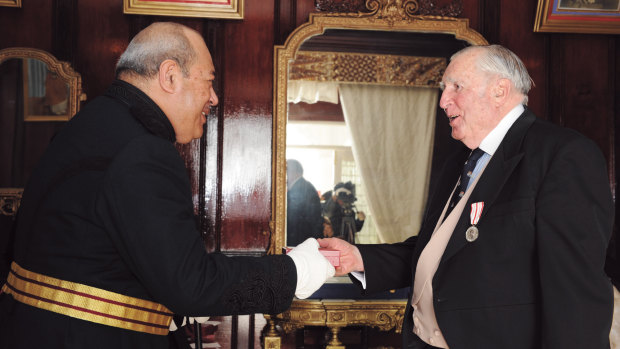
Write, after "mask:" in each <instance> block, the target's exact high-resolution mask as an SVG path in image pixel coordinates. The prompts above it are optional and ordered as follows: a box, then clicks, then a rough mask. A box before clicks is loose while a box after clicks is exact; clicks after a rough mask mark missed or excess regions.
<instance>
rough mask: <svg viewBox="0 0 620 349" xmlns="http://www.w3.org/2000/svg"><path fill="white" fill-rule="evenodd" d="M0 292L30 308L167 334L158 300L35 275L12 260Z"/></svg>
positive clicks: (167, 314)
mask: <svg viewBox="0 0 620 349" xmlns="http://www.w3.org/2000/svg"><path fill="white" fill-rule="evenodd" d="M2 291H3V292H5V293H7V294H10V295H11V296H13V298H15V300H17V301H19V302H21V303H24V304H28V305H31V306H33V307H37V308H40V309H45V310H49V311H53V312H55V313H59V314H63V315H67V316H71V317H74V318H78V319H82V320H86V321H91V322H95V323H98V324H102V325H108V326H113V327H119V328H124V329H127V330H132V331H138V332H145V333H150V334H155V335H167V334H168V329H169V326H170V322H171V321H172V315H173V314H172V312H170V310H168V309H167V308H166V307H165V306H163V305H161V304H159V303H155V302H151V301H146V300H143V299H139V298H134V297H129V296H125V295H122V294H119V293H114V292H110V291H106V290H102V289H100V288H96V287H91V286H87V285H82V284H78V283H75V282H70V281H64V280H60V279H56V278H53V277H49V276H45V275H41V274H37V273H34V272H31V271H28V270H26V269H23V268H22V267H20V266H19V265H18V264H17V263H15V262H13V263H12V264H11V272H10V273H9V277H8V278H7V281H6V284H4V286H3V287H2Z"/></svg>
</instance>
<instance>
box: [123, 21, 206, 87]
mask: <svg viewBox="0 0 620 349" xmlns="http://www.w3.org/2000/svg"><path fill="white" fill-rule="evenodd" d="M190 32H194V34H198V33H196V32H195V31H194V30H193V29H190V28H188V27H186V26H183V25H181V24H178V23H172V22H158V23H153V24H151V25H149V26H148V27H146V28H145V29H143V30H142V31H141V32H139V33H138V34H137V35H136V36H135V37H134V38H133V40H131V42H130V43H129V46H127V49H126V50H125V52H124V53H123V54H122V55H121V57H120V59H119V60H118V63H117V64H116V77H117V78H121V79H122V78H124V77H127V76H128V75H132V76H133V77H134V78H138V77H140V78H143V79H148V78H153V77H155V76H156V75H157V73H158V71H159V66H160V65H161V63H162V62H163V61H165V60H167V59H171V60H173V61H175V62H177V63H178V64H179V67H180V68H181V71H182V72H183V74H184V75H185V76H188V74H189V67H190V66H191V65H192V64H193V63H194V62H195V60H196V51H195V50H194V48H193V47H192V44H191V42H190V40H189V38H188V34H189V33H190Z"/></svg>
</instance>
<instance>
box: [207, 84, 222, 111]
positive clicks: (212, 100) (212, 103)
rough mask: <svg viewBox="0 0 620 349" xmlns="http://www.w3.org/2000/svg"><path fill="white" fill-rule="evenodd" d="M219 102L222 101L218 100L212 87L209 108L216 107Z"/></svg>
mask: <svg viewBox="0 0 620 349" xmlns="http://www.w3.org/2000/svg"><path fill="white" fill-rule="evenodd" d="M219 102H220V100H219V99H218V98H217V94H216V93H215V90H214V89H213V87H211V98H209V106H211V107H215V106H216V105H217V104H218V103H219Z"/></svg>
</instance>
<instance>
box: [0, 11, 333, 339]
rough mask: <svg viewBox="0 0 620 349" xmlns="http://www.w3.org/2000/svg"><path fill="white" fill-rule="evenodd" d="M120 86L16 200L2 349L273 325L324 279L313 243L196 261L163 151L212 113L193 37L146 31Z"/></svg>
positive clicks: (325, 268) (203, 57)
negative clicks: (223, 321) (245, 318)
mask: <svg viewBox="0 0 620 349" xmlns="http://www.w3.org/2000/svg"><path fill="white" fill-rule="evenodd" d="M116 74H117V78H118V80H116V81H115V82H114V83H113V84H112V86H111V87H110V88H109V89H108V91H107V92H106V93H105V95H104V96H101V97H99V98H96V99H94V100H93V101H92V102H90V103H89V104H88V105H87V106H86V107H85V108H84V109H83V110H82V111H81V112H80V113H79V114H78V115H76V116H75V117H74V118H73V119H72V120H71V121H70V122H69V123H68V125H67V127H66V128H64V129H63V130H62V131H60V132H59V133H58V134H57V135H56V137H55V138H54V139H53V141H52V143H51V144H50V146H49V148H48V150H47V151H46V153H45V155H44V156H43V158H42V159H41V161H40V163H39V164H38V166H37V168H36V170H35V171H34V173H33V175H32V178H31V179H30V182H29V184H28V186H27V188H26V190H25V192H24V196H23V200H22V205H21V208H20V212H19V214H18V219H17V222H16V224H17V225H16V232H15V237H14V240H15V242H14V245H13V258H12V263H11V271H10V273H9V275H8V278H7V280H6V283H5V284H4V286H3V288H2V291H3V293H2V294H1V295H0V348H11V349H19V348H35V347H42V346H45V347H46V348H132V349H135V348H167V347H168V338H167V337H166V334H167V333H168V328H169V326H170V321H171V318H172V315H173V314H176V315H184V316H185V315H186V316H201V315H202V316H208V315H214V316H215V315H233V314H251V313H278V312H281V311H283V310H285V309H286V308H287V307H288V306H289V305H290V303H291V300H292V298H293V295H297V296H298V297H300V298H304V297H307V296H309V295H310V294H312V292H314V291H315V290H316V289H317V288H318V287H319V286H320V285H321V284H322V283H323V282H324V280H325V279H326V278H327V277H328V276H330V275H333V267H331V265H329V263H328V262H327V260H326V259H325V258H323V257H322V256H321V255H320V253H319V252H318V243H317V242H316V240H308V241H306V242H304V243H303V244H301V245H300V246H298V247H297V248H296V249H294V250H293V251H292V252H291V253H290V254H289V256H290V257H289V256H266V257H261V258H252V257H236V258H229V257H226V256H224V255H221V254H208V253H206V251H205V249H204V244H203V241H202V239H201V237H200V233H199V231H198V230H197V228H196V225H195V220H194V216H193V204H192V200H191V189H190V183H189V180H188V177H187V172H186V169H185V166H184V163H183V160H182V158H181V157H180V155H179V154H178V152H177V150H176V148H175V147H174V144H173V143H174V142H179V143H188V142H190V141H191V140H192V139H196V138H199V137H201V135H202V133H203V125H204V123H205V121H206V114H208V113H209V108H210V106H214V105H216V104H217V103H218V99H217V96H216V95H215V92H214V91H213V87H212V81H213V79H214V67H213V63H212V60H211V56H210V54H209V51H208V49H207V47H206V45H205V43H204V41H203V39H202V37H201V36H200V34H199V33H198V32H196V31H193V30H191V29H189V28H187V27H184V26H181V25H178V24H174V23H155V24H153V25H151V26H149V27H148V28H146V29H145V30H143V31H141V32H140V33H139V34H138V35H137V36H136V37H135V38H134V39H133V40H132V42H131V43H130V44H129V47H128V48H127V50H126V51H125V53H124V54H123V55H122V56H121V58H120V60H119V62H118V65H117V68H116ZM2 262H4V261H2ZM310 265H312V266H313V268H310ZM1 277H3V278H4V277H5V275H2V276H1Z"/></svg>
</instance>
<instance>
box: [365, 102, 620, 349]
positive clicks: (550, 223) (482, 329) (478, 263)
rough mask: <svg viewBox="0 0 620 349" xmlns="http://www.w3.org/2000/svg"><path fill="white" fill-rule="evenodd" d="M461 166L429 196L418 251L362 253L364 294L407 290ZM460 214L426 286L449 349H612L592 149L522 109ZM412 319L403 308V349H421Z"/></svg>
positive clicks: (603, 175) (606, 191)
mask: <svg viewBox="0 0 620 349" xmlns="http://www.w3.org/2000/svg"><path fill="white" fill-rule="evenodd" d="M465 155H466V152H463V153H462V154H458V156H455V158H454V159H452V160H451V161H450V162H449V163H448V165H447V167H445V168H444V170H443V171H442V174H441V176H442V177H440V179H439V180H438V181H437V183H438V185H437V187H436V188H434V189H433V190H432V191H431V192H430V196H429V199H428V203H427V210H426V214H425V218H424V221H423V224H422V227H421V230H420V233H419V238H418V241H417V243H414V242H413V239H411V241H409V240H408V241H405V242H403V243H398V244H393V245H378V246H371V245H366V246H364V245H360V246H358V247H359V249H360V251H361V254H362V256H363V260H364V268H365V274H366V280H367V288H368V289H367V291H368V292H373V291H377V290H384V289H395V288H399V287H407V286H412V285H413V279H414V275H415V269H416V266H417V261H418V258H419V257H420V253H421V252H422V250H423V249H424V247H425V246H426V244H427V243H428V241H429V239H430V237H431V234H432V232H433V229H434V228H435V224H436V223H437V221H438V219H439V217H440V215H441V212H442V210H443V208H444V205H445V203H446V201H447V200H448V198H449V196H450V193H451V190H452V189H453V188H454V185H455V183H456V182H457V179H458V176H459V172H460V167H461V165H462V163H463V160H464V159H465ZM474 202H484V209H483V212H482V217H481V218H480V221H479V222H478V224H477V226H478V229H479V237H478V238H477V239H476V240H475V241H473V242H468V241H467V240H466V239H465V231H466V230H467V228H468V227H469V226H470V225H471V223H470V206H471V205H470V204H471V203H474ZM465 207H466V208H465V210H464V211H463V213H462V216H461V218H460V220H459V222H458V224H457V226H456V228H455V230H454V232H453V234H452V237H451V239H450V241H449V243H448V245H447V247H446V250H445V252H444V254H443V257H442V259H441V262H440V264H439V267H438V269H437V272H436V274H435V276H434V278H433V280H432V287H433V295H434V308H435V313H436V317H437V321H438V324H439V327H440V329H441V331H442V333H443V335H444V338H445V339H446V341H447V343H448V345H449V347H450V349H487V348H488V349H497V348H502V349H511V348H514V349H538V348H547V349H559V348H562V349H571V348H575V349H584V348H588V349H603V348H608V347H609V331H610V326H611V319H612V310H613V294H612V288H611V283H610V281H609V279H608V278H607V276H606V275H605V273H604V271H603V265H604V262H605V251H606V246H607V244H608V241H609V239H610V235H611V231H612V224H613V217H614V210H613V209H614V206H613V202H612V198H611V193H610V186H609V179H608V177H607V172H606V165H605V159H604V158H603V156H602V155H601V152H600V150H599V149H598V148H597V146H596V145H595V144H594V143H593V142H592V141H590V140H588V139H587V138H585V137H583V136H581V135H579V134H578V133H576V132H574V131H571V130H568V129H563V128H560V127H558V126H555V125H553V124H551V123H548V122H545V121H542V120H539V119H537V118H536V117H535V115H534V114H532V113H531V112H530V111H529V110H527V109H526V111H525V112H524V114H523V115H521V116H520V117H519V119H518V120H517V121H516V122H515V123H514V124H513V126H512V127H511V129H510V130H509V131H508V133H507V134H506V136H505V138H504V140H503V141H502V143H501V144H500V146H499V148H498V149H497V151H496V153H495V154H494V155H493V157H492V158H491V159H490V160H489V163H488V165H487V167H486V169H485V171H484V172H483V173H482V175H481V177H480V180H479V182H478V184H477V186H476V187H475V188H474V190H473V192H472V194H471V196H470V198H469V200H468V203H467V204H466V206H465ZM410 301H411V299H410ZM412 311H413V310H412V308H411V306H410V305H407V310H406V314H405V318H404V323H403V342H404V344H403V347H405V348H407V347H408V348H423V347H424V343H422V341H421V340H420V339H419V338H418V337H417V336H416V335H415V334H413V332H412V326H413V324H412Z"/></svg>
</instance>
